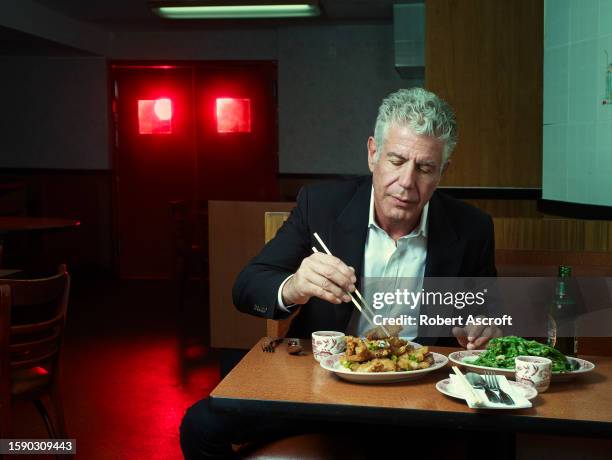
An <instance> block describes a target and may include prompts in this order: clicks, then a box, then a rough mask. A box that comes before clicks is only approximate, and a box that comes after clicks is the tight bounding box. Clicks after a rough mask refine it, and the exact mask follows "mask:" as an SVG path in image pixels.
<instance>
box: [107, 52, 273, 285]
mask: <svg viewBox="0 0 612 460" xmlns="http://www.w3.org/2000/svg"><path fill="white" fill-rule="evenodd" d="M111 76H112V80H111V82H112V92H113V117H114V123H113V125H114V133H113V134H114V139H113V145H114V155H113V161H114V164H113V170H114V171H115V174H116V176H115V178H116V187H115V190H116V193H115V205H114V222H115V239H116V243H117V244H116V246H117V253H116V256H117V257H116V262H117V265H118V270H119V274H120V276H121V277H122V278H153V279H155V278H159V279H163V278H167V277H169V276H170V274H171V272H172V266H173V265H172V263H173V250H174V248H173V245H172V239H171V235H172V231H171V223H170V220H169V210H168V202H169V201H172V200H187V201H188V202H189V203H191V204H192V205H193V206H196V205H197V204H198V203H202V202H206V200H256V201H260V200H261V201H265V200H275V199H277V197H278V186H277V172H278V155H277V151H278V141H277V139H278V135H277V102H276V66H275V64H274V63H273V62H247V63H245V62H229V63H228V62H222V63H217V62H214V63H211V62H205V63H197V64H188V65H155V66H149V65H146V66H145V65H134V64H133V63H130V64H129V65H127V64H125V63H114V64H113V65H112V72H111Z"/></svg>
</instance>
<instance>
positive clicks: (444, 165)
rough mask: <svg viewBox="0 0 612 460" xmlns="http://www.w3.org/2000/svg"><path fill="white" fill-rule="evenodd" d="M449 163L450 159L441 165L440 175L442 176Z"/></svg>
mask: <svg viewBox="0 0 612 460" xmlns="http://www.w3.org/2000/svg"><path fill="white" fill-rule="evenodd" d="M450 164H451V161H450V160H446V163H444V164H443V165H442V172H441V173H440V177H442V176H443V175H444V173H445V172H446V170H447V169H448V167H449V166H450Z"/></svg>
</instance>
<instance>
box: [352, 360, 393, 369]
mask: <svg viewBox="0 0 612 460" xmlns="http://www.w3.org/2000/svg"><path fill="white" fill-rule="evenodd" d="M393 371H395V363H394V362H393V360H391V359H379V358H376V359H373V360H371V361H368V362H367V363H363V364H360V365H359V367H358V368H357V372H393Z"/></svg>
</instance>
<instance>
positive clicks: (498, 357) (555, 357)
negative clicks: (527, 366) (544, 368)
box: [470, 336, 572, 372]
mask: <svg viewBox="0 0 612 460" xmlns="http://www.w3.org/2000/svg"><path fill="white" fill-rule="evenodd" d="M517 356H543V357H545V358H548V359H550V360H551V361H552V371H553V372H568V371H571V370H572V364H571V362H570V361H569V360H568V359H567V358H566V357H565V355H564V354H563V353H561V352H560V351H559V350H557V349H555V348H553V347H549V346H548V345H544V344H542V343H539V342H536V341H535V340H526V339H523V338H522V337H515V336H508V337H498V338H496V339H491V340H490V341H489V344H488V345H487V349H486V351H485V352H484V353H481V354H480V356H479V357H478V359H476V360H474V361H471V362H470V364H476V365H478V366H487V367H497V368H501V369H514V359H515V358H516V357H517Z"/></svg>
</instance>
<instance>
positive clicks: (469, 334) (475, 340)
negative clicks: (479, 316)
mask: <svg viewBox="0 0 612 460" xmlns="http://www.w3.org/2000/svg"><path fill="white" fill-rule="evenodd" d="M453 335H454V336H455V337H456V338H457V341H458V342H459V345H461V346H462V347H463V348H466V349H468V350H477V349H480V348H484V347H486V345H487V343H488V342H489V340H490V339H492V338H494V337H501V336H502V335H503V332H502V330H501V329H500V328H498V327H495V326H477V325H470V326H465V327H454V328H453Z"/></svg>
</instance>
